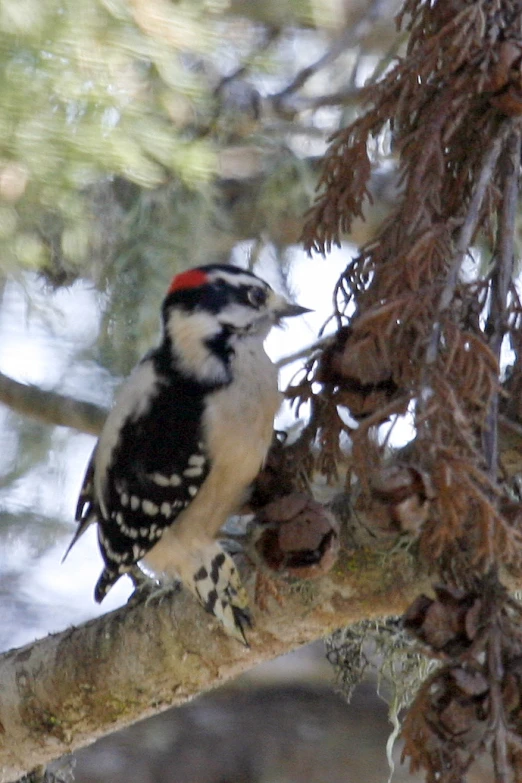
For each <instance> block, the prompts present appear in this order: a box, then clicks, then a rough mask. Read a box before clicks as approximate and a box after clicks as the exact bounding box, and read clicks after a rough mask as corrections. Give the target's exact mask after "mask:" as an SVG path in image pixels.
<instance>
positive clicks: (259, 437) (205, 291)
mask: <svg viewBox="0 0 522 783" xmlns="http://www.w3.org/2000/svg"><path fill="white" fill-rule="evenodd" d="M305 311H306V310H305V308H302V307H299V306H298V305H293V304H290V303H288V302H287V301H286V300H285V299H284V298H283V297H282V296H280V295H278V294H276V293H275V292H274V291H273V290H272V289H271V288H270V286H268V284H267V283H265V282H264V281H263V280H261V279H260V278H258V277H257V276H256V275H253V274H252V273H250V272H246V271H244V270H240V269H238V268H236V267H231V266H225V265H209V266H206V267H199V268H197V269H193V270H189V271H188V272H185V273H182V274H180V275H177V276H176V277H175V278H174V280H173V281H172V284H171V287H170V289H169V292H168V294H167V297H166V298H165V300H164V303H163V309H162V315H163V336H162V340H161V343H160V345H159V346H158V347H157V348H155V349H153V350H152V351H150V352H149V353H148V354H147V355H146V356H145V357H144V358H143V359H142V361H141V362H140V363H139V364H138V365H137V366H136V368H135V369H134V371H133V372H132V374H131V375H130V377H129V378H128V380H127V381H126V382H125V383H124V385H123V386H122V388H121V390H120V392H119V394H118V396H117V398H116V401H115V405H114V407H113V409H112V410H111V412H110V414H109V416H108V418H107V420H106V422H105V425H104V428H103V431H102V434H101V436H100V439H99V441H98V443H97V445H96V447H95V449H94V452H93V455H92V458H91V461H90V464H89V467H88V469H87V473H86V476H85V480H84V484H83V488H82V491H81V494H80V498H79V501H78V506H77V512H76V519H77V520H78V522H79V527H78V530H77V533H76V535H75V537H74V538H73V541H72V543H71V546H72V545H73V544H74V543H75V541H76V540H77V539H78V537H79V536H80V535H81V534H82V532H83V531H84V530H85V529H86V527H87V526H88V525H89V524H91V523H97V525H98V541H99V545H100V550H101V553H102V556H103V559H104V563H105V565H104V569H103V571H102V574H101V576H100V578H99V580H98V583H97V585H96V588H95V598H96V600H97V601H101V600H103V598H104V596H105V595H106V593H107V592H108V590H110V588H111V587H112V586H113V584H114V583H115V582H116V581H117V580H118V579H119V578H120V576H122V575H123V574H125V573H128V572H129V571H130V570H131V569H133V568H134V567H135V565H136V563H139V562H140V561H141V562H143V563H144V564H145V565H146V566H147V567H148V568H149V569H150V570H152V571H153V572H154V573H155V574H156V575H157V576H158V578H160V579H161V580H166V581H170V580H173V579H174V578H177V577H179V578H180V579H181V580H182V582H183V583H184V584H185V585H186V586H187V587H188V588H189V589H190V590H191V591H192V592H193V593H194V594H195V595H196V596H197V598H198V599H199V600H200V602H201V603H202V604H203V606H204V607H205V609H207V611H209V612H211V613H213V614H214V615H215V616H216V617H217V618H218V619H219V620H221V622H222V623H223V625H224V627H225V629H226V630H227V631H228V633H230V634H232V635H234V636H236V637H237V638H239V639H241V640H243V641H244V632H243V626H244V624H245V623H248V621H249V616H248V609H247V598H246V594H245V592H244V590H243V587H242V586H241V583H240V580H239V577H238V574H237V571H236V569H235V565H234V562H233V560H232V558H231V557H230V555H228V554H227V553H226V552H225V551H224V550H223V549H222V548H221V546H220V545H219V543H218V542H217V541H216V538H215V537H216V535H217V533H218V532H219V530H220V528H221V527H222V525H223V524H224V523H225V521H226V519H227V518H228V517H229V516H230V514H232V513H234V511H235V510H237V508H238V506H239V505H240V504H241V502H242V500H243V498H244V495H245V491H246V490H247V488H248V486H249V485H250V483H251V482H252V481H253V479H254V478H255V476H256V475H257V473H258V471H259V469H260V468H261V466H262V463H263V460H264V458H265V456H266V453H267V450H268V448H269V445H270V442H271V437H272V429H273V420H274V416H275V413H276V412H277V409H278V407H279V404H280V395H279V391H278V387H277V371H276V368H275V367H274V365H273V364H272V362H271V361H270V359H269V358H268V356H267V355H266V353H265V351H264V348H263V342H264V339H265V337H266V336H267V334H268V332H269V331H270V329H271V328H272V326H274V325H275V324H277V323H279V321H280V319H281V318H284V317H286V316H293V315H298V314H300V313H303V312H305ZM69 549H70V547H69ZM68 551H69V550H68Z"/></svg>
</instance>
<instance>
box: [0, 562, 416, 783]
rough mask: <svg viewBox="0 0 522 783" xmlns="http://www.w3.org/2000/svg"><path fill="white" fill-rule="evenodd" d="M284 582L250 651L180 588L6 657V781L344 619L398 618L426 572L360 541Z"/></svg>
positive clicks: (1, 739) (0, 775)
mask: <svg viewBox="0 0 522 783" xmlns="http://www.w3.org/2000/svg"><path fill="white" fill-rule="evenodd" d="M278 587H280V592H281V596H282V606H279V605H278V603H277V602H275V601H273V600H270V601H269V603H270V606H269V608H268V610H266V611H260V610H256V611H255V627H254V628H253V629H252V630H251V631H250V633H249V641H250V644H251V647H250V649H247V648H245V647H243V646H242V645H240V644H239V643H238V642H236V641H234V640H231V639H229V638H228V637H226V636H225V634H224V633H223V632H222V631H221V629H220V628H219V627H218V626H217V625H216V623H215V622H214V621H213V620H212V618H210V616H208V615H206V614H205V612H204V611H203V610H202V609H201V608H200V607H199V606H198V605H197V604H196V602H195V601H194V599H193V598H192V597H191V596H190V595H188V594H187V593H186V592H185V591H182V592H180V593H177V594H175V595H174V596H172V597H170V596H169V597H167V598H164V599H163V600H159V601H158V600H157V599H153V600H152V601H151V602H150V603H149V604H146V603H140V604H136V605H132V604H131V605H128V606H126V607H123V608H121V609H119V610H117V611H115V612H111V613H109V614H107V615H104V616H103V617H101V618H98V619H96V620H93V621H91V622H88V623H86V624H85V625H82V626H79V627H76V628H70V629H68V630H66V631H64V632H62V633H58V634H53V635H51V636H48V637H47V638H45V639H42V640H40V641H37V642H35V643H34V644H31V645H27V646H26V647H23V648H21V649H19V650H12V651H10V652H8V653H5V654H4V655H2V656H1V657H0V694H1V697H0V770H1V772H0V781H1V783H7V781H12V780H16V779H17V778H19V777H20V776H21V775H22V774H24V773H25V772H27V771H28V770H31V769H33V768H34V767H36V766H38V765H41V764H46V763H48V762H49V761H51V760H52V759H54V758H56V757H58V756H61V755H63V754H66V753H71V752H72V751H74V750H76V749H77V748H80V747H82V746H85V745H87V744H90V743H91V742H93V741H94V740H95V739H97V738H98V737H101V736H102V735H104V734H108V733H110V732H113V731H115V730H117V729H120V728H123V727H124V726H128V725H129V724H130V723H133V722H135V721H137V720H139V719H141V718H145V717H148V716H150V715H152V714H154V713H157V712H160V711H162V710H165V709H167V708H168V707H171V706H173V705H177V704H181V703H183V702H185V701H186V700H188V699H190V698H192V697H194V696H196V695H197V694H199V693H202V692H204V691H206V690H209V689H211V688H214V687H216V686H218V685H222V684H223V683H225V682H226V681H227V680H230V679H232V678H235V677H237V676H238V675H239V674H241V673H242V672H244V671H245V670H247V669H250V668H252V667H253V666H255V665H256V664H258V663H261V662H262V661H266V660H269V659H271V658H274V657H276V656H279V655H281V654H283V653H286V652H289V651H290V650H292V649H294V648H296V647H299V646H300V645H303V644H306V643H308V642H311V641H313V640H314V639H317V638H320V637H323V636H324V635H326V634H328V633H329V632H331V631H333V630H334V629H336V628H338V627H341V626H344V625H348V624H352V623H354V622H357V621H358V620H361V619H365V618H376V617H382V616H388V615H390V614H400V613H402V612H403V611H404V609H405V608H406V607H407V605H408V604H409V603H410V602H411V600H412V599H413V598H414V596H415V595H417V594H418V592H419V591H421V590H424V589H427V587H428V580H427V577H426V574H425V573H424V572H423V571H421V570H420V569H419V568H418V567H417V566H416V565H415V563H414V560H413V559H412V558H411V557H410V556H408V555H405V554H393V555H391V554H388V555H384V554H383V553H382V552H381V553H378V552H375V551H371V550H370V549H368V548H366V547H361V548H359V549H357V550H353V551H351V552H350V551H344V552H343V553H342V555H341V558H340V560H339V562H338V564H337V565H336V566H335V567H334V569H333V571H332V572H330V574H329V575H328V576H326V577H323V578H322V579H321V580H318V581H316V582H304V581H302V582H299V583H294V584H293V585H288V584H286V583H285V582H282V581H281V582H278Z"/></svg>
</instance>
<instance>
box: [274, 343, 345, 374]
mask: <svg viewBox="0 0 522 783" xmlns="http://www.w3.org/2000/svg"><path fill="white" fill-rule="evenodd" d="M331 340H333V336H332V335H327V336H326V337H321V338H319V340H316V341H315V343H312V345H309V346H308V347H307V348H301V350H300V351H296V352H295V353H291V354H289V355H288V356H283V358H282V359H279V360H278V361H277V362H275V366H276V367H277V368H278V369H281V367H286V365H287V364H292V362H296V361H297V360H298V359H304V358H305V357H306V356H309V355H310V354H311V353H313V351H315V350H316V349H317V348H322V347H323V346H324V345H326V344H327V343H328V342H329V341H331Z"/></svg>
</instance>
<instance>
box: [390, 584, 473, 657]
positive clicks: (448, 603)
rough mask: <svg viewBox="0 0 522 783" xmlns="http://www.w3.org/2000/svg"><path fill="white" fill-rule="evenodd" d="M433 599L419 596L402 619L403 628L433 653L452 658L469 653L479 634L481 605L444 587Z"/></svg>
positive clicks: (471, 597)
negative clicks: (467, 651)
mask: <svg viewBox="0 0 522 783" xmlns="http://www.w3.org/2000/svg"><path fill="white" fill-rule="evenodd" d="M435 594H436V598H435V599H432V598H428V596H426V595H420V596H419V597H418V598H416V599H415V601H414V602H413V604H412V605H411V606H410V607H409V609H408V610H407V611H406V613H405V615H404V627H405V628H407V629H408V630H409V631H410V632H411V633H413V634H414V635H415V636H416V637H417V638H418V639H420V640H421V642H423V643H424V644H426V645H428V646H429V647H431V649H432V651H433V652H435V653H439V654H443V655H444V656H449V657H455V656H458V655H460V654H462V653H463V652H465V651H466V650H468V649H469V648H470V647H471V645H472V643H473V642H474V640H475V639H476V638H477V636H478V634H479V631H480V615H481V612H482V601H481V599H480V597H479V596H478V595H476V594H475V593H466V592H464V591H461V590H456V589H453V588H450V587H447V586H445V585H438V586H437V587H435Z"/></svg>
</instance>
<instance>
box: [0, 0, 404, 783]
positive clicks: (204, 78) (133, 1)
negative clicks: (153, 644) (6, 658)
mask: <svg viewBox="0 0 522 783" xmlns="http://www.w3.org/2000/svg"><path fill="white" fill-rule="evenodd" d="M399 5H400V3H399V0H370V1H369V2H367V0H263V1H262V2H260V0H185V1H183V0H179V1H177V2H173V1H171V0H45V2H42V0H0V65H1V69H2V75H3V78H2V81H1V82H0V243H1V248H2V252H1V254H0V288H1V290H0V374H2V373H5V374H6V375H8V376H9V375H11V376H13V377H18V378H19V379H20V380H22V381H24V382H32V383H35V384H37V385H38V386H39V387H40V388H43V389H53V390H56V391H60V392H62V393H65V394H69V395H70V396H71V397H75V398H78V399H86V400H90V401H92V402H96V403H98V404H103V405H108V404H109V403H110V400H111V398H112V394H113V390H114V388H115V386H116V385H117V384H118V382H119V380H120V379H121V377H122V376H123V375H125V374H126V373H127V372H128V371H129V370H130V368H131V367H132V366H133V364H134V363H135V362H136V360H137V359H138V358H139V356H140V355H141V354H142V353H143V351H144V350H145V349H147V348H148V347H149V346H150V345H151V343H152V342H153V341H154V339H155V336H156V333H157V328H158V302H159V301H161V298H162V296H163V293H164V290H165V287H166V285H167V283H168V281H169V279H170V278H171V277H172V275H173V274H175V273H176V272H178V271H180V270H181V269H183V268H185V267H189V266H193V265H195V264H198V263H209V262H224V261H228V260H231V259H235V260H239V261H241V262H243V263H245V262H248V263H252V264H254V263H255V262H256V261H257V260H258V259H260V258H261V259H263V258H264V259H266V258H267V257H269V259H270V261H271V263H272V266H275V267H276V269H277V272H278V274H279V276H280V279H281V281H282V282H283V283H284V282H285V281H286V279H287V275H288V274H289V268H290V264H291V259H293V258H295V257H296V253H295V247H296V245H298V244H299V237H300V233H301V228H302V224H303V215H304V213H305V212H306V210H307V209H308V208H309V207H310V205H311V204H312V202H313V198H314V191H315V185H316V182H317V177H318V172H319V161H320V156H321V155H322V154H323V153H324V151H325V149H326V146H327V140H328V138H329V136H330V135H331V134H332V133H333V132H334V131H335V130H337V129H338V128H339V127H342V126H343V125H345V124H347V123H348V122H349V121H351V120H352V119H353V118H354V116H356V114H357V112H358V108H359V103H360V88H361V87H362V85H364V84H365V83H366V82H367V80H369V79H372V78H375V77H376V76H377V75H379V74H380V73H382V71H383V69H385V68H386V67H387V64H388V63H389V62H390V61H391V60H392V59H393V56H394V54H395V53H396V52H397V51H399V50H400V49H401V47H402V45H403V41H402V39H401V38H400V37H398V36H397V34H396V29H395V24H394V14H395V13H396V12H397V10H398V7H399ZM377 152H382V150H377V145H376V154H377ZM387 172H388V169H386V168H384V169H383V171H381V172H380V173H378V175H377V177H376V180H375V182H374V193H373V195H374V204H373V205H372V210H371V213H370V214H369V215H368V221H367V223H366V224H365V225H363V224H362V223H361V222H357V223H356V224H355V225H354V230H353V235H352V236H350V237H347V238H346V239H347V241H351V242H354V243H357V244H358V243H361V242H364V241H366V240H368V239H369V238H371V235H372V230H373V228H374V226H375V224H376V223H377V222H378V221H379V219H380V218H381V217H382V215H383V214H384V213H385V212H386V210H387V208H388V206H389V204H390V202H393V199H394V196H395V193H396V191H395V189H394V188H395V185H394V184H393V182H391V179H390V176H389V175H388V173H387ZM346 252H348V251H346ZM321 263H325V262H322V261H320V260H318V262H317V264H318V265H319V264H321ZM317 275H319V276H320V275H321V271H320V267H319V266H317ZM312 285H313V281H312ZM328 315H329V313H328V312H325V313H324V317H325V319H326V318H327V317H328ZM31 346H33V347H31ZM297 347H299V346H296V348H297ZM0 433H1V448H0V647H1V648H3V649H6V648H8V647H10V646H13V645H17V644H20V643H21V642H22V641H26V640H27V639H28V638H34V637H35V636H37V635H39V634H41V633H45V632H47V631H48V630H50V629H52V630H55V629H58V628H60V627H63V626H64V625H66V624H67V623H68V622H79V621H81V619H82V612H84V614H88V613H89V612H91V613H93V609H92V606H91V605H90V604H89V608H88V609H87V608H86V602H87V601H90V593H91V590H92V584H91V582H89V585H87V586H86V585H84V584H83V581H82V580H84V576H83V574H81V573H80V569H79V567H78V565H76V566H75V567H76V569H77V573H76V574H75V577H76V582H75V583H74V584H73V583H71V582H69V584H68V587H67V591H68V592H70V596H68V598H69V600H70V603H71V606H70V607H69V608H68V609H67V608H66V606H65V596H64V590H63V581H64V580H67V578H68V577H67V575H66V576H65V577H61V579H62V583H60V585H59V586H58V587H57V586H56V585H57V584H58V579H59V578H58V577H57V573H58V570H57V569H58V562H59V558H60V556H61V554H62V553H63V549H64V546H65V541H66V538H67V536H69V534H70V531H71V519H72V515H73V501H72V500H71V498H72V497H73V496H74V494H75V492H76V491H77V484H78V481H79V480H80V478H81V472H82V471H83V466H84V465H85V461H86V457H87V455H88V452H89V449H90V448H91V445H92V441H91V440H89V439H87V438H86V436H83V435H78V434H77V433H75V432H74V431H71V430H65V429H63V428H56V427H53V426H50V425H49V426H47V425H45V424H43V423H41V422H34V421H32V420H31V419H29V418H26V417H24V416H20V415H19V414H16V413H14V412H12V411H10V410H9V409H8V408H7V407H2V408H0ZM86 441H88V442H86ZM73 466H76V467H75V468H74V480H73V479H72V478H71V476H72V474H71V470H72V469H73ZM57 541H58V542H59V543H58V545H57ZM50 550H52V557H51V558H48V559H47V560H46V558H45V555H46V553H49V552H50ZM58 550H59V552H58ZM97 565H98V564H96V566H95V567H97ZM61 573H62V574H63V573H64V572H63V571H62V572H61ZM60 589H61V592H59V590H60ZM80 592H81V595H82V599H80V598H78V600H76V596H77V595H78V596H79V595H80ZM81 600H83V604H81ZM75 601H76V605H75V606H74V607H73V604H74V603H75ZM91 603H92V602H91ZM80 606H81V609H80V608H79V607H80ZM104 611H105V605H104ZM290 668H291V669H294V668H295V664H291V665H290ZM321 676H322V675H321ZM314 698H315V696H314ZM329 698H330V696H326V697H325V699H326V701H325V702H322V706H321V708H320V711H322V713H323V714H325V709H326V707H325V705H326V704H327V702H328V699H329ZM314 704H315V702H314ZM303 709H304V708H303V707H302V705H299V703H298V704H297V706H296V710H297V711H298V712H299V714H300V715H305V722H306V711H304V712H303ZM314 709H316V707H315V706H314ZM336 709H340V708H339V707H337V708H336ZM278 710H279V707H277V705H276V710H275V713H274V717H273V718H271V719H270V720H273V721H274V722H276V721H277V714H276V713H277V712H278ZM335 720H336V721H337V722H338V723H339V720H340V719H339V717H338V716H337V717H336V718H335ZM201 721H203V722H204V718H201V719H200V722H201ZM307 731H311V732H312V733H313V732H315V734H314V737H315V740H316V746H314V747H318V745H317V743H322V742H323V740H322V737H323V736H325V737H326V734H324V735H323V734H322V733H321V732H322V731H323V728H322V727H321V728H320V730H319V728H317V727H316V726H315V724H314V725H312V728H311V729H308V728H307V727H306V726H305V728H304V729H303V732H305V733H304V734H303V736H305V734H306V732H307ZM325 731H326V729H325ZM382 731H383V728H382V713H381V725H380V732H381V733H380V735H379V738H378V740H377V742H379V743H381V760H380V762H379V764H377V767H378V768H379V772H378V773H377V772H375V773H374V772H373V771H372V773H371V774H370V772H369V770H368V767H367V765H366V767H365V763H364V761H362V760H361V758H360V757H358V764H359V766H358V767H357V770H358V775H360V774H364V770H365V768H366V775H365V779H366V780H368V781H370V780H373V779H376V780H377V779H381V778H382V774H383V772H385V770H386V765H385V760H384V749H383V748H382V736H383V734H382ZM348 733H349V731H348ZM275 735H277V736H278V741H280V742H281V741H283V744H284V739H285V735H284V733H281V732H280V731H279V730H276V731H275ZM306 736H308V734H306ZM338 739H339V742H340V743H341V744H342V743H344V742H346V741H347V733H346V732H345V731H343V734H342V737H341V735H340V734H339V738H338ZM118 741H119V740H118ZM162 741H163V740H162ZM274 741H275V740H274ZM325 741H326V740H325ZM123 742H124V744H125V742H126V740H123ZM307 742H308V741H307ZM328 742H330V740H328ZM368 745H369V747H370V746H371V747H373V748H374V747H375V746H374V745H373V744H372V743H371V742H370V741H368ZM172 747H174V746H172ZM326 748H327V750H328V749H330V745H327V746H326ZM323 749H324V746H323ZM285 751H286V748H285V749H284V751H282V754H283V756H284V755H285ZM331 752H332V753H334V752H337V751H335V750H334V748H333V746H332V747H331ZM357 752H358V751H357V749H356V750H355V751H352V752H351V753H352V755H353V754H354V753H355V754H357ZM368 752H369V753H370V752H373V751H370V750H368ZM175 755H176V758H179V750H178V749H176V754H175ZM269 755H270V754H269V753H268V755H266V754H265V758H268V757H269ZM349 756H350V751H349V750H348V751H346V752H345V753H344V756H343V757H342V758H343V759H345V757H346V758H348V757H349ZM359 756H360V754H359ZM216 758H218V757H217V756H216ZM321 758H322V757H321ZM340 758H341V756H338V759H340ZM293 760H294V757H291V758H287V759H286V761H287V762H288V764H289V766H290V767H291V766H292V764H291V762H292V761H293ZM295 760H296V764H295V765H294V767H295V768H294V772H293V773H291V772H290V771H289V772H287V773H286V774H287V777H285V778H284V779H285V780H294V779H295V780H301V779H302V780H305V779H308V780H312V779H314V780H315V779H317V780H322V779H325V778H324V777H322V775H323V774H324V773H323V768H322V762H321V764H318V765H316V766H317V770H316V771H315V773H314V774H316V776H317V777H312V776H311V775H312V773H311V767H310V765H309V764H308V762H306V763H304V764H297V761H298V760H299V759H298V757H297V755H296V756H295ZM111 763H112V762H111ZM111 763H109V767H110V768H111V769H112V773H110V774H109V776H108V777H107V778H106V779H112V780H115V779H116V778H115V777H114V774H115V773H114V768H113V767H111ZM99 764H100V762H99V758H98V760H96V762H95V766H96V767H97V768H99ZM173 767H174V762H170V761H169V764H168V768H169V769H170V770H171V771H172V769H173ZM296 768H298V770H299V775H300V776H301V777H298V776H297V772H296ZM352 770H353V767H352ZM200 773H201V775H202V774H203V773H202V772H201V770H200ZM294 773H295V777H291V774H294ZM126 774H127V773H126ZM150 774H152V773H150V770H149V772H148V773H145V772H143V774H142V775H141V776H138V777H137V778H136V779H140V780H141V779H143V780H147V779H154V775H152V777H147V775H150ZM165 774H166V773H165V770H164V768H163V767H162V768H161V770H158V779H159V778H160V777H161V779H162V780H165V779H168V778H166V777H165ZM180 774H181V773H180ZM187 774H189V773H188V772H187ZM190 774H191V775H192V776H191V777H190V779H191V780H193V781H194V782H195V781H197V780H200V779H201V780H203V777H201V776H200V777H197V773H196V772H195V771H194V770H193V771H192V772H191V773H190ZM198 774H199V773H198ZM209 774H210V773H209ZM216 774H217V773H216ZM307 774H308V777H306V775H307ZM351 774H352V773H351V772H350V767H349V766H347V762H346V763H345V761H343V764H342V765H340V766H339V769H338V771H336V772H335V774H334V772H333V771H332V774H331V776H330V777H329V779H330V780H332V781H335V780H339V781H344V780H348V779H350V775H351ZM238 775H239V777H238V778H237V779H238V780H241V781H242V782H243V783H244V781H247V780H261V779H262V780H266V781H269V780H270V781H275V780H276V777H275V776H276V772H274V771H273V770H272V771H271V772H270V773H268V772H267V771H266V769H265V768H263V771H262V773H261V772H259V774H258V775H257V777H256V774H254V772H252V774H250V773H249V775H250V776H249V775H247V774H246V773H245V771H244V770H243V771H242V772H241V771H240V772H239V773H238ZM79 779H81V777H80V778H79ZM84 779H85V778H84ZM86 779H89V777H88V775H87V776H86ZM127 779H130V778H127ZM172 779H174V778H172ZM176 779H177V778H176ZM180 779H182V778H180ZM186 779H188V778H186ZM204 779H205V780H207V778H204ZM208 779H209V780H211V779H212V780H213V778H210V777H209V778H208ZM216 779H217V778H216ZM222 779H224V778H220V780H222ZM234 779H235V778H234ZM277 779H278V780H280V779H281V780H282V778H277ZM227 780H232V778H227Z"/></svg>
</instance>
